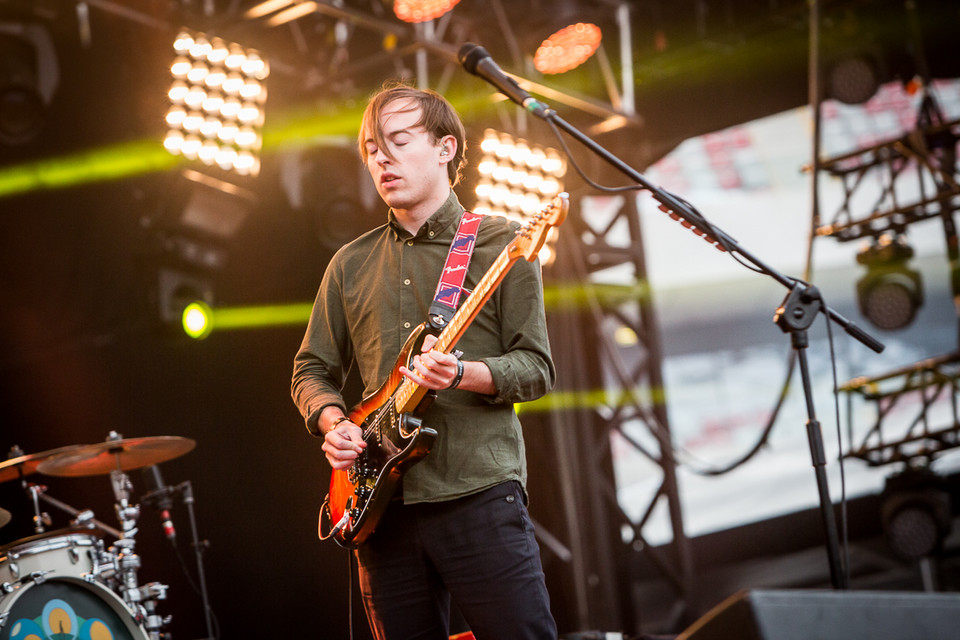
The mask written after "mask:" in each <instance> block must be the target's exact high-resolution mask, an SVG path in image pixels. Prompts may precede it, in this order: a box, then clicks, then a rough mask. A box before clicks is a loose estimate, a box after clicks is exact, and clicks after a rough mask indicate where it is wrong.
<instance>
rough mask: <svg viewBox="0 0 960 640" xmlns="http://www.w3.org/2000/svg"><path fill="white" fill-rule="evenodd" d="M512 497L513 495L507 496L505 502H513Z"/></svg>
mask: <svg viewBox="0 0 960 640" xmlns="http://www.w3.org/2000/svg"><path fill="white" fill-rule="evenodd" d="M514 499H515V498H514V497H513V496H507V502H510V503H513V501H514Z"/></svg>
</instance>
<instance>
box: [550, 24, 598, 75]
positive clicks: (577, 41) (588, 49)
mask: <svg viewBox="0 0 960 640" xmlns="http://www.w3.org/2000/svg"><path fill="white" fill-rule="evenodd" d="M602 39H603V33H602V31H601V29H600V27H598V26H597V25H595V24H593V23H591V22H576V23H574V24H570V25H567V26H565V27H563V28H562V29H560V30H559V31H556V32H555V33H553V34H552V35H551V36H550V37H548V38H547V39H546V40H544V41H543V42H542V43H540V46H539V47H538V48H537V51H536V53H534V56H533V66H534V67H535V68H536V70H537V71H539V72H540V73H543V74H557V73H564V72H565V71H570V70H571V69H575V68H577V67H579V66H580V65H581V64H583V63H584V62H586V61H587V60H588V59H589V58H590V56H592V55H593V54H594V52H595V51H596V50H597V49H598V48H599V47H600V41H601V40H602Z"/></svg>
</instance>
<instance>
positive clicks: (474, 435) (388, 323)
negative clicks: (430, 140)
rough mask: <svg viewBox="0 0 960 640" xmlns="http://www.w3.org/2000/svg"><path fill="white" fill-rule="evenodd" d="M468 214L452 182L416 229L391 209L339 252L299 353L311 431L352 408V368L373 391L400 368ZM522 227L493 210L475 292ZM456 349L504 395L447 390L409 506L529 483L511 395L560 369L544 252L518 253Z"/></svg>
mask: <svg viewBox="0 0 960 640" xmlns="http://www.w3.org/2000/svg"><path fill="white" fill-rule="evenodd" d="M462 214H463V207H462V206H461V205H460V203H459V202H458V200H457V198H456V195H455V194H454V193H453V191H452V190H451V192H450V197H449V198H448V199H447V201H446V202H445V203H444V204H443V206H441V207H440V209H439V210H438V211H437V212H436V213H434V214H433V216H431V217H430V219H429V220H427V222H426V223H424V225H423V226H422V227H421V228H420V230H419V231H418V232H417V234H416V235H415V236H411V235H410V234H409V233H408V232H407V231H405V230H404V229H403V228H402V227H400V225H399V224H397V222H396V220H395V218H394V217H393V214H392V212H391V214H390V216H389V222H388V223H387V224H385V225H383V226H381V227H379V228H377V229H374V230H373V231H370V232H368V233H366V234H365V235H363V236H361V237H359V238H357V239H356V240H354V241H353V242H351V243H349V244H347V245H346V246H344V247H342V248H341V249H340V250H339V251H338V252H337V254H336V255H335V256H334V257H333V259H332V260H331V261H330V264H329V265H328V266H327V270H326V272H325V273H324V276H323V280H322V282H321V284H320V290H319V292H318V294H317V298H316V301H315V303H314V306H313V312H312V314H311V316H310V322H309V324H308V326H307V331H306V334H305V336H304V338H303V342H302V344H301V345H300V350H299V351H298V352H297V355H296V357H295V359H294V370H293V380H292V386H291V393H292V396H293V400H294V402H295V404H296V405H297V408H298V409H299V410H300V413H301V415H302V416H303V417H304V420H305V421H306V427H307V430H308V431H310V433H312V434H313V435H316V436H320V435H321V433H320V431H319V428H318V426H317V419H318V417H319V415H320V412H321V411H322V410H323V409H324V407H327V406H330V405H336V406H339V407H340V408H341V409H343V410H344V411H346V408H347V403H346V402H345V401H344V398H343V397H342V395H341V390H342V389H343V384H344V380H345V379H346V377H347V373H348V372H349V370H350V368H351V367H352V366H354V365H356V366H357V367H358V370H359V374H360V377H361V379H362V381H363V385H364V397H366V396H368V395H370V394H371V393H373V392H374V391H376V390H377V389H378V388H379V386H380V385H381V384H382V383H383V381H384V380H385V379H386V378H387V376H388V374H389V373H390V372H391V371H392V370H394V369H395V367H396V365H397V356H398V354H399V353H400V351H401V349H402V347H403V344H404V342H405V341H406V339H407V337H408V336H409V334H410V332H411V331H412V330H413V329H414V328H415V327H416V326H417V325H419V324H420V323H422V322H423V321H424V320H425V319H426V317H427V309H428V308H429V306H430V303H431V302H432V300H433V296H434V293H435V291H436V287H437V282H438V281H439V279H440V272H441V270H442V269H443V265H444V262H445V261H446V257H447V253H448V251H449V248H450V243H451V241H452V240H453V237H454V235H455V234H456V231H457V226H458V224H459V222H460V217H461V215H462ZM516 228H517V225H516V224H515V223H512V222H509V221H507V220H506V219H504V218H501V217H496V216H486V217H485V218H484V219H483V222H482V223H481V224H480V229H479V232H478V234H477V242H476V247H475V249H474V253H473V257H472V259H471V262H470V268H469V269H468V271H467V275H466V279H465V281H464V288H466V289H468V290H473V288H474V287H475V286H476V283H477V282H478V281H479V280H480V279H481V278H482V277H483V275H484V274H485V273H486V272H487V271H488V270H489V269H490V267H491V265H492V264H493V262H494V260H496V258H497V256H498V255H499V254H500V253H501V251H502V250H503V248H504V247H505V246H506V245H507V244H508V243H509V242H510V240H511V239H513V237H514V234H515V230H516ZM465 296H466V293H464V297H461V302H463V300H464V299H465ZM456 348H458V349H460V350H462V351H463V359H464V360H479V361H481V362H484V363H486V365H487V366H488V367H489V368H490V372H491V374H492V375H493V382H494V385H495V386H496V389H497V393H496V395H494V396H485V395H481V394H476V393H472V392H468V391H461V390H452V391H439V392H438V393H437V399H436V401H435V402H434V403H433V405H432V406H431V407H430V408H429V409H428V410H427V411H426V412H425V413H424V414H423V416H422V418H423V424H424V425H427V426H429V427H431V428H433V429H436V430H437V432H438V437H437V440H436V442H435V443H434V445H433V447H432V449H431V451H430V453H429V454H428V455H427V457H426V458H424V459H423V460H421V461H420V462H418V463H417V464H416V465H414V466H412V467H411V468H410V469H409V470H408V471H407V472H406V474H405V475H404V480H403V499H404V502H406V503H408V504H411V503H416V502H437V501H442V500H451V499H454V498H459V497H462V496H466V495H470V494H472V493H476V492H478V491H481V490H483V489H486V488H489V487H492V486H494V485H496V484H499V483H501V482H505V481H507V480H518V481H520V482H521V483H522V484H524V485H525V483H526V476H527V469H526V456H525V453H524V445H523V437H522V433H521V428H520V421H519V419H518V418H517V416H516V413H515V412H514V410H513V403H515V402H524V401H529V400H534V399H536V398H538V397H540V396H542V395H543V394H545V393H546V392H547V391H549V389H550V388H551V387H552V386H553V384H554V381H555V377H556V371H555V369H554V365H553V361H552V359H551V355H550V345H549V342H548V339H547V331H546V322H545V318H544V311H543V285H542V282H541V278H540V266H539V263H538V262H535V263H529V262H527V261H526V260H524V259H522V258H520V259H518V260H517V261H516V263H515V264H514V265H513V267H512V268H511V269H510V271H509V272H508V273H507V275H506V277H505V278H504V279H503V281H502V282H501V283H500V286H499V287H497V289H496V290H495V291H494V293H493V295H492V296H491V297H490V299H489V300H488V301H487V302H486V304H485V305H484V306H483V308H482V309H481V310H480V313H479V314H478V315H477V317H476V318H475V319H474V321H473V322H472V324H471V325H470V327H469V328H468V329H467V331H466V332H465V333H464V335H463V337H462V338H461V339H460V341H459V342H458V343H457V345H456ZM359 400H360V398H355V399H351V401H350V403H349V404H351V405H352V404H355V403H356V402H358V401H359Z"/></svg>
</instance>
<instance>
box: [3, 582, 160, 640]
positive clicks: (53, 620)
mask: <svg viewBox="0 0 960 640" xmlns="http://www.w3.org/2000/svg"><path fill="white" fill-rule="evenodd" d="M35 638H36V639H38V640H42V639H46V638H70V639H71V640H147V633H146V631H145V630H144V628H143V627H142V626H140V625H139V624H137V622H136V620H135V619H134V616H133V614H132V613H131V611H130V609H129V608H128V607H127V605H126V604H125V603H124V602H123V600H121V599H120V598H119V597H117V596H116V595H115V594H114V593H113V592H112V591H110V590H109V589H107V588H106V587H104V586H102V585H99V584H96V583H90V582H87V581H85V580H83V579H80V578H52V579H49V580H42V581H40V582H26V583H22V584H21V585H20V586H19V587H17V588H16V589H14V590H13V591H12V592H11V593H7V594H0V640H34V639H35Z"/></svg>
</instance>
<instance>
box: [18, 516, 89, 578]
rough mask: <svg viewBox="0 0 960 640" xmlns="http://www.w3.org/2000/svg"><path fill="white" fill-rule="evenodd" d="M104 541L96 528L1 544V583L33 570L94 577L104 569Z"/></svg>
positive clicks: (38, 536)
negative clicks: (3, 545)
mask: <svg viewBox="0 0 960 640" xmlns="http://www.w3.org/2000/svg"><path fill="white" fill-rule="evenodd" d="M102 556H103V543H102V541H101V539H100V537H99V536H98V535H96V534H95V533H94V532H93V531H82V532H81V531H75V530H70V529H61V530H59V531H50V532H49V533H41V534H39V535H36V536H31V537H29V538H24V539H22V540H17V541H16V542H13V543H11V544H9V545H7V546H5V547H0V585H2V584H4V583H7V584H11V585H14V584H16V583H17V582H18V581H20V580H23V579H24V578H26V577H27V576H29V575H30V574H32V573H41V574H43V575H44V576H46V577H48V578H58V577H67V576H70V577H76V578H84V577H87V578H88V579H92V578H95V577H97V575H98V574H99V573H100V571H101V564H102Z"/></svg>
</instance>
